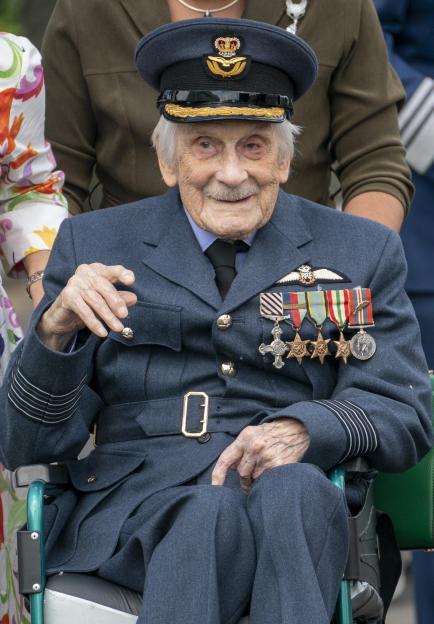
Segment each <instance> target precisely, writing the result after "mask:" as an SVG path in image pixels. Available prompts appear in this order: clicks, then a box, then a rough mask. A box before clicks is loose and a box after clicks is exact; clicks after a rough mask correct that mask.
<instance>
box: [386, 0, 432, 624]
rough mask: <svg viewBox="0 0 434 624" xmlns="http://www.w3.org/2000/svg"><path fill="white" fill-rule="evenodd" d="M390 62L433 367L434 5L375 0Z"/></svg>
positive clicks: (416, 280)
mask: <svg viewBox="0 0 434 624" xmlns="http://www.w3.org/2000/svg"><path fill="white" fill-rule="evenodd" d="M375 4H376V7H377V10H378V14H379V16H380V20H381V24H382V27H383V31H384V36H385V39H386V43H387V47H388V50H389V56H390V60H391V62H392V65H393V66H394V68H395V70H396V71H397V73H398V74H399V77H400V78H401V80H402V82H403V85H404V87H405V90H406V93H407V101H406V104H405V106H404V107H403V108H402V110H401V112H400V115H399V122H400V127H401V136H402V140H403V143H404V144H405V145H406V147H407V161H408V163H409V165H410V167H411V169H412V173H413V181H414V184H415V186H416V195H415V199H414V202H413V208H412V210H411V212H410V215H409V217H408V219H407V221H406V223H405V224H404V227H403V229H402V232H401V235H402V241H403V244H404V249H405V253H406V256H407V262H408V278H407V284H406V290H407V292H408V294H409V296H410V299H411V301H412V303H413V306H414V308H415V311H416V315H417V318H418V321H419V324H420V327H421V331H422V345H423V348H424V351H425V355H426V358H427V361H428V365H429V367H430V368H431V369H433V368H434V331H433V325H434V278H433V266H434V45H433V37H434V3H433V2H427V1H426V0H376V1H375ZM413 576H414V581H415V590H416V607H417V616H418V623H419V624H432V622H434V592H433V587H434V557H433V555H432V554H429V553H424V552H420V553H419V552H418V553H415V554H414V556H413Z"/></svg>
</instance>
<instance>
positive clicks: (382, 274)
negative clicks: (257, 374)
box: [266, 231, 433, 472]
mask: <svg viewBox="0 0 434 624" xmlns="http://www.w3.org/2000/svg"><path fill="white" fill-rule="evenodd" d="M405 277H406V270H405V259H404V253H403V249H402V245H401V242H400V239H399V236H398V235H397V234H395V232H392V231H391V232H390V234H389V236H388V239H387V242H386V245H385V247H384V249H383V250H382V252H381V254H380V256H379V258H378V267H377V270H376V271H375V274H374V275H373V277H372V280H371V282H370V284H369V286H370V288H371V293H372V302H373V311H374V321H375V327H374V328H372V329H369V330H368V331H369V333H370V334H371V335H372V336H373V337H374V338H375V341H376V343H377V350H376V353H375V355H374V356H373V357H372V358H371V359H369V360H366V361H361V360H356V359H355V358H354V357H350V358H349V359H348V364H346V365H345V364H344V363H343V362H341V363H340V364H339V368H338V373H337V380H336V386H335V389H334V392H333V393H332V395H331V396H329V397H326V398H319V400H315V401H303V402H299V403H295V404H293V405H291V406H288V407H287V408H285V409H283V410H278V411H277V412H274V413H272V414H271V413H270V414H269V415H268V417H267V418H266V420H274V419H275V418H279V417H282V416H287V417H288V416H289V417H293V418H297V419H298V420H300V421H302V422H303V423H304V424H305V426H306V428H307V429H308V431H309V433H310V435H311V445H310V447H309V449H308V451H307V453H306V455H305V457H304V461H307V462H311V463H313V464H316V465H318V466H320V467H321V468H323V469H324V470H328V469H330V468H331V467H333V466H335V465H337V464H339V463H342V462H344V461H346V460H348V459H351V458H352V457H357V456H364V457H366V458H367V459H368V460H369V461H370V463H371V465H372V466H373V467H374V468H376V469H378V470H381V471H385V472H395V471H401V470H406V469H407V468H410V467H411V466H413V465H414V464H416V463H417V462H418V461H419V460H420V459H421V457H422V456H423V455H424V454H425V453H427V452H428V450H429V449H430V448H431V445H432V443H433V431H432V424H431V400H432V390H431V384H430V380H429V377H428V366H427V364H426V361H425V358H424V356H423V350H422V346H421V343H420V331H419V326H418V324H417V321H416V318H415V315H414V311H413V308H412V306H411V304H410V301H409V299H408V297H407V295H406V293H405V291H404V282H405Z"/></svg>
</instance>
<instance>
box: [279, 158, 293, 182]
mask: <svg viewBox="0 0 434 624" xmlns="http://www.w3.org/2000/svg"><path fill="white" fill-rule="evenodd" d="M289 165H290V160H289V158H288V160H282V161H281V162H280V163H279V183H280V184H285V182H287V181H288V178H289Z"/></svg>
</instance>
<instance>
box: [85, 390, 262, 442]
mask: <svg viewBox="0 0 434 624" xmlns="http://www.w3.org/2000/svg"><path fill="white" fill-rule="evenodd" d="M268 409H270V407H269V406H267V405H264V404H263V403H260V402H259V401H252V400H250V399H232V398H231V399H228V398H222V397H210V396H208V395H207V394H206V393H204V392H189V393H187V394H186V395H184V396H183V397H176V398H172V399H155V400H151V401H143V402H139V403H122V404H118V405H109V406H106V407H104V408H103V409H102V410H101V411H100V413H99V416H98V423H97V426H96V435H95V443H96V444H107V443H109V442H125V441H128V440H137V439H141V438H146V437H154V436H165V435H181V434H182V435H184V436H186V437H195V438H199V437H200V436H203V435H204V434H206V433H218V432H223V433H230V434H235V435H238V433H239V432H240V431H241V430H242V429H244V427H246V426H248V425H252V424H258V423H259V422H260V421H261V420H262V418H264V417H265V411H266V410H268Z"/></svg>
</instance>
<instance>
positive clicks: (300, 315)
mask: <svg viewBox="0 0 434 624" xmlns="http://www.w3.org/2000/svg"><path fill="white" fill-rule="evenodd" d="M282 298H283V313H284V314H285V316H287V317H289V319H290V321H291V323H292V325H293V327H294V329H296V330H298V329H300V327H301V324H302V322H303V319H304V317H305V316H306V312H307V305H306V298H305V293H304V292H285V293H282Z"/></svg>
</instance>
